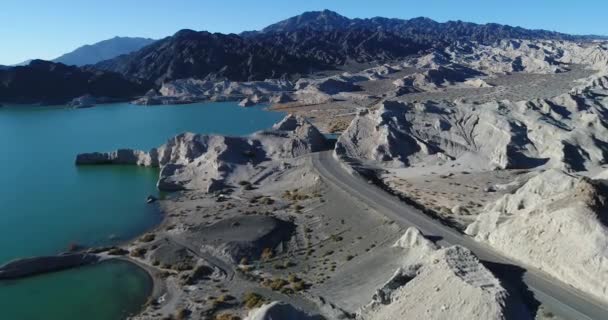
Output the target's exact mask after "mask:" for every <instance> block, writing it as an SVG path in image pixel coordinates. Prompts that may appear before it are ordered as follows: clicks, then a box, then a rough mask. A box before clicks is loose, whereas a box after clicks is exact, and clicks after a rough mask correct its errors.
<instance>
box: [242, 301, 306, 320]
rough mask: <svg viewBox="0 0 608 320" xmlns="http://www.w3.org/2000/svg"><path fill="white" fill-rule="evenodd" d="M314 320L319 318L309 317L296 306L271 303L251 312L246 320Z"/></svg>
mask: <svg viewBox="0 0 608 320" xmlns="http://www.w3.org/2000/svg"><path fill="white" fill-rule="evenodd" d="M287 319H289V320H314V319H318V317H313V316H311V315H308V314H307V313H305V312H304V311H301V310H299V309H297V308H295V307H294V306H292V305H290V304H287V303H282V302H277V301H275V302H271V303H268V304H265V305H263V306H262V307H260V308H257V309H254V310H251V311H250V312H249V314H248V315H247V317H245V320H287Z"/></svg>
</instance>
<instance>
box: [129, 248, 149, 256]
mask: <svg viewBox="0 0 608 320" xmlns="http://www.w3.org/2000/svg"><path fill="white" fill-rule="evenodd" d="M147 252H148V249H146V248H135V249H133V251H131V256H132V257H135V258H143V257H145V256H146V253H147Z"/></svg>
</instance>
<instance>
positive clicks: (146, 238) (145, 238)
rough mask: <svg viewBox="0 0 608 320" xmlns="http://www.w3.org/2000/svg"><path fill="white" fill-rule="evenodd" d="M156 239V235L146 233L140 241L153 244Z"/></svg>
mask: <svg viewBox="0 0 608 320" xmlns="http://www.w3.org/2000/svg"><path fill="white" fill-rule="evenodd" d="M154 239H156V235H155V234H154V233H146V234H144V235H143V236H142V237H141V238H139V240H140V241H141V242H152V241H154Z"/></svg>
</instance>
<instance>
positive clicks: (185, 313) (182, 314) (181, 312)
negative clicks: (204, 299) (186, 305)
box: [175, 308, 190, 320]
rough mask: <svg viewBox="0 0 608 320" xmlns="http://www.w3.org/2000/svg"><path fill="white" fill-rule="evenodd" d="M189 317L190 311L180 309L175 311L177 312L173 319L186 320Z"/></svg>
mask: <svg viewBox="0 0 608 320" xmlns="http://www.w3.org/2000/svg"><path fill="white" fill-rule="evenodd" d="M189 315H190V310H188V309H183V308H182V309H179V310H177V312H176V313H175V319H176V320H185V319H188V316H189Z"/></svg>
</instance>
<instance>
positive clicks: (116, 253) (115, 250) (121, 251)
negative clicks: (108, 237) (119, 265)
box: [108, 247, 129, 256]
mask: <svg viewBox="0 0 608 320" xmlns="http://www.w3.org/2000/svg"><path fill="white" fill-rule="evenodd" d="M128 253H129V250H126V249H123V248H117V247H114V248H112V249H110V250H108V254H109V255H111V256H124V255H125V254H128Z"/></svg>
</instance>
